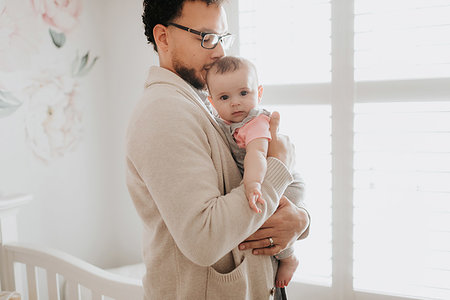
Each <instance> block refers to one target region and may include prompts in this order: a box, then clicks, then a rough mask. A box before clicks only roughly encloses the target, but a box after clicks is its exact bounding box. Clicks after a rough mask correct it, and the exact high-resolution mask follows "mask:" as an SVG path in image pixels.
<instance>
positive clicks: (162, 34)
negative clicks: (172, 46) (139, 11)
mask: <svg viewBox="0 0 450 300" xmlns="http://www.w3.org/2000/svg"><path fill="white" fill-rule="evenodd" d="M153 37H154V38H155V43H156V47H158V51H162V52H167V49H168V47H169V41H168V36H167V27H166V26H164V25H161V24H156V25H155V27H153Z"/></svg>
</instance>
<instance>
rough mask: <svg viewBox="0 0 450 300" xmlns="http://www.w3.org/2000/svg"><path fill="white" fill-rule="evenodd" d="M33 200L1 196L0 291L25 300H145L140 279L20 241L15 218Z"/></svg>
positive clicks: (60, 252) (28, 197)
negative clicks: (16, 295)
mask: <svg viewBox="0 0 450 300" xmlns="http://www.w3.org/2000/svg"><path fill="white" fill-rule="evenodd" d="M30 200H31V196H30V195H15V196H9V197H0V250H1V252H0V266H1V273H0V290H1V291H19V292H20V293H21V294H22V300H24V299H29V300H46V299H47V298H48V299H49V300H62V299H64V300H75V299H76V300H79V299H83V300H84V299H86V298H87V299H92V300H98V299H117V300H119V299H123V300H135V299H136V300H137V299H142V298H143V289H142V284H141V282H140V280H137V279H132V278H127V277H123V276H120V275H117V274H113V273H111V272H108V271H105V270H103V269H100V268H98V267H95V266H93V265H91V264H89V263H87V262H85V261H83V260H81V259H78V258H76V257H73V256H71V255H69V254H67V253H64V252H62V251H58V250H55V249H45V248H40V247H35V246H33V245H25V244H22V243H20V242H18V239H17V223H16V215H17V212H18V211H19V209H20V207H21V206H23V205H24V204H26V203H27V202H29V201H30ZM43 274H44V275H43ZM43 277H44V280H42V279H43ZM62 281H64V283H62ZM62 287H63V289H62ZM43 288H45V289H46V290H45V291H42V289H43ZM62 290H64V292H61V291H62ZM42 295H45V296H42Z"/></svg>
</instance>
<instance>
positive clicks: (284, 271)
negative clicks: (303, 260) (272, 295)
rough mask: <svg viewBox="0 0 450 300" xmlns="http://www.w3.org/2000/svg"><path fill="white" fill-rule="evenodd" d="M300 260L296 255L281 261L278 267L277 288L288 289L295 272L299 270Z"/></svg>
mask: <svg viewBox="0 0 450 300" xmlns="http://www.w3.org/2000/svg"><path fill="white" fill-rule="evenodd" d="M298 263H299V262H298V259H297V257H296V256H295V254H292V255H290V256H288V257H286V258H283V259H281V260H280V264H279V265H278V271H277V277H276V279H275V286H276V287H279V288H283V287H286V286H287V285H288V284H289V282H290V281H291V279H292V276H293V275H294V272H295V270H297V266H298Z"/></svg>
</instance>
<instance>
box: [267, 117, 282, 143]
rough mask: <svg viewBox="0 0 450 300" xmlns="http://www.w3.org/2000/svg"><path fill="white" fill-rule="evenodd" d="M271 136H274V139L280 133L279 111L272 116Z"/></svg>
mask: <svg viewBox="0 0 450 300" xmlns="http://www.w3.org/2000/svg"><path fill="white" fill-rule="evenodd" d="M269 125H270V129H269V130H270V134H271V135H272V138H274V137H276V135H277V133H278V127H279V126H280V113H279V112H277V111H274V112H273V113H272V114H271V116H270V123H269Z"/></svg>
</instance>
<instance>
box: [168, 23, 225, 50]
mask: <svg viewBox="0 0 450 300" xmlns="http://www.w3.org/2000/svg"><path fill="white" fill-rule="evenodd" d="M169 25H172V26H175V27H177V28H179V29H182V30H185V31H187V32H190V33H193V34H196V35H199V36H201V37H202V43H201V45H202V47H203V48H205V49H214V48H216V47H217V45H218V44H219V43H220V42H221V41H222V39H223V38H224V37H228V36H233V35H232V34H231V33H226V34H224V35H218V34H217V33H212V32H201V31H198V30H195V29H192V28H189V27H186V26H183V25H180V24H176V23H167V26H169ZM207 35H215V36H217V37H218V40H217V43H216V44H214V46H213V47H212V48H208V47H205V45H204V41H205V36H207Z"/></svg>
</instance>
